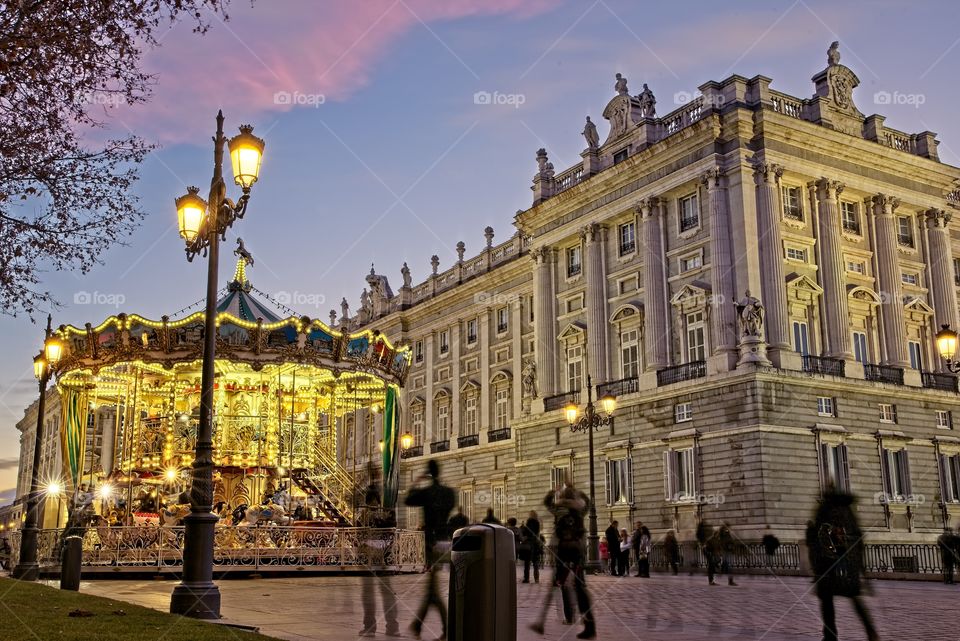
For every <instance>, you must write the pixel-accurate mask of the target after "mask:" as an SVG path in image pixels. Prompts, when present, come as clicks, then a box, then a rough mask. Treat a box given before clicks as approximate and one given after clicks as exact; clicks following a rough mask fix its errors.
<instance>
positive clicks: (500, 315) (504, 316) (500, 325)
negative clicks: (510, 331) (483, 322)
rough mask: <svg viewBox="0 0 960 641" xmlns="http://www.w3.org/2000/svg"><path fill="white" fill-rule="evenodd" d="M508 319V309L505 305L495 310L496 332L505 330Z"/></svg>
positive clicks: (500, 332)
mask: <svg viewBox="0 0 960 641" xmlns="http://www.w3.org/2000/svg"><path fill="white" fill-rule="evenodd" d="M508 319H509V310H508V309H507V308H506V307H501V308H500V309H498V310H497V333H498V334H502V333H503V332H505V331H507V327H508V326H509V325H508Z"/></svg>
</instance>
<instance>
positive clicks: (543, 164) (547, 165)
mask: <svg viewBox="0 0 960 641" xmlns="http://www.w3.org/2000/svg"><path fill="white" fill-rule="evenodd" d="M537 173H538V174H539V175H540V177H541V178H553V173H554V171H553V163H552V162H550V160H549V158H547V150H546V149H544V148H543V147H540V149H537Z"/></svg>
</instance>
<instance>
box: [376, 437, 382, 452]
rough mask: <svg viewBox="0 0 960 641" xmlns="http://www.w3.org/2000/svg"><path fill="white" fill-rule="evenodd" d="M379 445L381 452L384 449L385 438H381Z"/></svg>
mask: <svg viewBox="0 0 960 641" xmlns="http://www.w3.org/2000/svg"><path fill="white" fill-rule="evenodd" d="M377 447H379V448H380V451H381V452H382V451H383V439H381V440H380V442H379V443H377Z"/></svg>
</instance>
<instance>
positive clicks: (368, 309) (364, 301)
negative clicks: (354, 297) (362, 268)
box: [360, 289, 373, 319]
mask: <svg viewBox="0 0 960 641" xmlns="http://www.w3.org/2000/svg"><path fill="white" fill-rule="evenodd" d="M360 311H361V312H362V313H363V314H365V315H366V318H368V319H369V318H370V315H371V313H372V312H373V303H371V301H370V294H369V293H367V290H366V289H364V290H363V291H362V292H360Z"/></svg>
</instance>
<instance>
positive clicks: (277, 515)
mask: <svg viewBox="0 0 960 641" xmlns="http://www.w3.org/2000/svg"><path fill="white" fill-rule="evenodd" d="M241 510H243V512H242V516H241V517H240V521H239V522H238V521H237V513H238V512H240V511H241ZM233 517H234V522H235V523H237V525H239V526H240V527H252V526H256V525H259V524H260V523H276V524H277V525H290V523H291V522H292V521H293V518H292V517H290V516H288V515H287V512H286V510H284V509H283V506H282V505H277V504H276V503H273V502H269V503H267V504H266V505H255V506H252V507H248V506H244V505H241V506H240V507H238V508H237V509H236V510H234V511H233Z"/></svg>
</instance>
